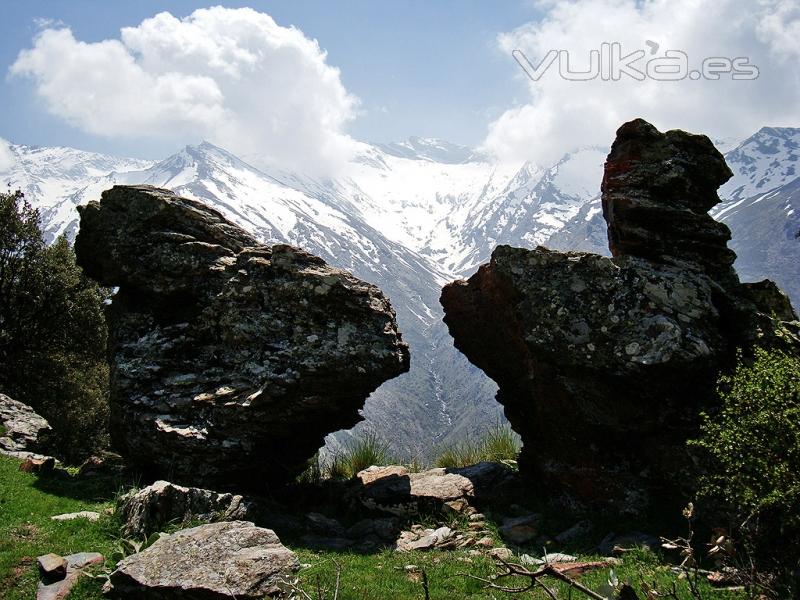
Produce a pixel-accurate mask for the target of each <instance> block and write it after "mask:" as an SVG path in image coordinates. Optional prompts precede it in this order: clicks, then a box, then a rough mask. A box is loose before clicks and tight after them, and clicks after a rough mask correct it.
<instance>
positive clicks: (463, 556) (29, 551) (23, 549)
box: [0, 456, 744, 600]
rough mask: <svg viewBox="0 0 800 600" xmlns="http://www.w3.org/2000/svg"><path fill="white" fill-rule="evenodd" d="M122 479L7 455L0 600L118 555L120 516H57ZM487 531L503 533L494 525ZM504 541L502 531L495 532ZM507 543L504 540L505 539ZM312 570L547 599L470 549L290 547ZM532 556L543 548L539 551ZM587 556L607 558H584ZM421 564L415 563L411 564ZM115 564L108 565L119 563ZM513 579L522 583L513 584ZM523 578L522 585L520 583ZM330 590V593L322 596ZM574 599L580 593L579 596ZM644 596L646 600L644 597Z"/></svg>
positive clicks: (649, 577) (399, 594)
mask: <svg viewBox="0 0 800 600" xmlns="http://www.w3.org/2000/svg"><path fill="white" fill-rule="evenodd" d="M118 489H119V488H118V486H117V482H112V481H109V480H104V479H100V478H92V479H78V478H74V477H73V478H55V477H37V476H35V475H31V474H28V473H22V472H20V471H19V461H17V460H15V459H11V458H8V457H4V456H0V598H3V599H4V600H22V599H25V600H28V599H29V598H32V597H34V596H35V589H36V584H37V579H38V576H37V572H36V566H35V560H36V557H37V556H39V555H41V554H45V553H47V552H55V553H57V554H61V555H65V554H70V553H73V552H81V551H97V552H102V553H103V554H105V555H106V556H111V554H112V552H113V551H114V550H115V549H116V547H117V546H118V544H119V541H120V534H119V523H118V522H116V520H115V519H114V518H113V517H109V516H106V517H103V518H102V519H101V520H100V521H98V522H95V523H92V522H89V521H86V520H76V521H65V522H56V521H51V520H50V517H51V516H52V515H56V514H60V513H65V512H75V511H79V510H95V511H98V512H102V511H103V510H104V509H106V508H109V507H110V506H112V505H113V502H114V498H115V497H116V493H117V490H118ZM487 529H488V530H489V531H492V532H495V531H496V529H495V527H494V526H493V524H492V523H491V522H489V523H487ZM493 535H494V537H495V538H496V533H493ZM498 543H499V540H498ZM290 547H292V549H293V550H294V551H295V552H297V554H298V557H299V559H300V562H301V563H302V564H303V565H304V567H303V568H302V569H301V570H300V572H299V573H298V575H297V579H298V585H299V586H300V587H301V588H302V589H303V590H304V591H305V593H307V594H308V596H309V597H311V598H313V599H314V600H321V599H322V598H324V599H331V598H332V597H333V593H332V592H333V589H334V587H335V581H336V574H337V569H340V577H341V581H340V591H339V598H340V599H341V600H350V599H353V600H356V599H359V600H361V599H364V600H367V599H375V600H378V599H380V600H384V599H387V598H392V599H405V598H408V599H421V598H424V595H423V588H422V572H423V571H424V572H425V574H426V576H427V579H428V582H429V589H430V598H431V599H432V600H445V599H448V600H449V599H451V598H465V599H471V598H474V599H479V598H481V599H489V598H497V599H500V598H514V597H518V598H528V599H530V598H541V599H542V600H545V599H546V596H545V595H543V594H542V593H540V592H535V593H527V594H524V595H517V596H507V595H505V594H503V593H502V592H499V591H496V590H487V589H486V588H485V587H484V584H483V583H481V582H480V581H476V580H474V579H471V578H469V577H467V576H466V574H471V575H475V576H478V577H483V578H486V577H489V576H491V575H492V574H493V573H495V567H494V564H493V562H492V561H491V560H490V559H489V558H488V557H487V556H485V555H478V556H471V555H470V554H469V553H468V552H467V551H463V550H459V551H449V552H448V551H432V552H426V553H422V552H410V553H397V552H393V551H388V550H387V551H383V552H379V553H375V554H368V555H363V554H354V553H349V552H315V551H311V550H309V549H306V548H303V547H297V546H295V545H293V544H290ZM531 553H532V554H534V553H535V552H533V551H531ZM581 558H582V559H587V560H592V559H599V557H595V556H582V557H581ZM409 565H413V566H414V568H409V567H408V566H409ZM112 567H113V564H112V563H111V561H107V563H106V568H109V569H110V568H112ZM615 571H616V574H617V576H618V577H619V579H620V580H621V581H625V580H630V581H631V582H633V583H635V584H637V588H638V582H640V581H641V579H642V578H644V579H645V580H646V581H648V582H650V583H655V584H656V585H658V586H660V587H662V588H663V589H668V588H670V587H671V584H672V582H673V581H676V579H675V576H674V575H673V574H672V573H671V572H670V571H669V570H668V567H666V566H665V565H663V564H662V563H661V562H659V560H658V558H657V557H656V556H655V555H653V554H652V553H645V552H633V553H630V554H628V555H626V556H625V558H624V562H623V564H622V565H620V566H618V567H616V568H615ZM607 578H608V571H607V570H598V571H594V572H590V573H587V574H585V575H583V576H582V577H581V582H582V583H584V584H586V585H587V586H589V587H590V588H594V589H596V588H597V587H599V586H600V585H602V583H603V582H605V581H606V579H607ZM507 583H514V582H513V581H508V582H507ZM517 583H522V581H518V582H517ZM101 585H102V580H101V579H90V578H84V579H83V580H81V582H80V583H79V584H78V586H77V587H76V588H75V590H74V591H73V592H72V594H71V595H70V600H100V599H101V598H102V597H103V596H102V594H101ZM551 587H553V588H554V589H558V590H560V591H559V597H560V598H568V597H570V596H569V594H568V591H567V590H566V588H565V587H564V586H563V585H562V584H556V583H553V585H552V586H551ZM318 590H322V596H320V595H319V594H318ZM702 591H703V592H704V594H708V596H706V595H704V596H703V597H704V598H705V597H713V598H714V599H719V600H739V599H741V598H744V596H743V595H742V594H741V593H740V594H738V595H737V594H736V593H734V592H724V591H714V592H711V591H710V588H709V587H708V586H707V585H706V586H704V587H703V589H702ZM572 597H573V598H576V599H577V598H580V597H581V596H580V595H577V594H574V593H573V595H572ZM642 597H644V596H643V595H642ZM677 598H678V599H679V600H690V599H691V595H690V594H689V591H688V587H687V585H686V583H685V582H680V581H679V582H678V595H677Z"/></svg>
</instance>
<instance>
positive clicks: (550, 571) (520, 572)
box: [465, 558, 606, 600]
mask: <svg viewBox="0 0 800 600" xmlns="http://www.w3.org/2000/svg"><path fill="white" fill-rule="evenodd" d="M496 560H497V562H499V563H501V564H502V565H503V566H504V567H505V568H506V572H505V573H500V574H498V575H496V576H495V581H496V580H498V579H502V578H504V577H513V576H516V577H527V578H528V579H530V583H529V584H528V585H526V586H524V587H507V586H502V585H498V584H496V583H494V581H491V580H489V579H484V578H482V577H477V576H476V575H470V574H465V575H466V576H467V577H470V578H471V579H476V580H478V581H482V582H483V583H485V584H487V586H488V587H490V588H492V589H495V590H500V591H502V592H506V593H509V594H521V593H523V592H527V591H528V590H530V589H533V588H534V587H536V586H537V585H538V586H540V587H542V588H544V589H545V591H546V592H547V594H548V595H549V596H550V597H551V598H555V595H554V593H553V592H552V590H550V588H548V587H547V586H545V585H544V584H543V583H542V582H541V581H539V579H540V578H542V577H553V578H554V579H558V580H559V581H561V582H563V583H566V584H567V585H568V586H570V587H571V588H574V589H576V590H578V591H579V592H581V593H582V594H584V595H586V596H588V597H589V598H592V600H606V599H605V598H604V597H603V596H601V595H600V594H598V593H597V592H594V591H592V590H590V589H589V588H587V587H586V586H585V585H583V584H582V583H579V582H578V581H575V580H574V579H572V577H570V576H569V575H566V574H564V573H562V572H561V571H559V570H558V569H557V568H555V567H554V566H553V565H551V564H545V565H543V566H542V567H540V568H539V569H537V570H536V571H529V570H528V569H526V568H525V567H523V566H522V565H518V564H516V563H510V562H506V561H505V560H503V559H502V558H497V559H496Z"/></svg>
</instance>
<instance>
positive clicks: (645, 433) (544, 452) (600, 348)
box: [441, 120, 800, 513]
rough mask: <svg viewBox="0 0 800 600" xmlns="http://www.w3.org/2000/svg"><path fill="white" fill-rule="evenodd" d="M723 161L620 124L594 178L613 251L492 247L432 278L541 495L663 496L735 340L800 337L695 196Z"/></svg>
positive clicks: (711, 191) (641, 126) (771, 342)
mask: <svg viewBox="0 0 800 600" xmlns="http://www.w3.org/2000/svg"><path fill="white" fill-rule="evenodd" d="M729 177H730V171H729V170H728V168H727V166H726V165H725V162H724V160H723V158H722V156H721V155H720V154H719V152H717V150H716V149H715V148H714V147H713V145H712V144H711V142H710V141H709V140H708V138H706V137H704V136H697V135H691V134H688V133H685V132H682V131H670V132H667V133H665V134H662V133H660V132H658V131H657V130H656V129H655V128H654V127H653V126H652V125H650V124H649V123H646V122H644V121H641V120H637V121H633V122H630V123H626V124H625V125H623V126H622V127H621V128H620V130H619V132H618V136H617V140H616V141H615V143H614V145H613V147H612V149H611V153H610V154H609V157H608V161H607V162H606V169H605V176H604V178H603V209H604V216H605V218H606V221H607V223H608V230H609V245H610V248H611V250H612V253H613V254H614V258H613V259H609V258H605V257H601V256H598V255H593V254H584V253H559V252H551V251H549V250H547V249H545V248H541V247H540V248H537V249H536V250H522V249H517V248H510V247H507V246H500V247H498V248H497V249H496V250H495V251H494V253H493V255H492V259H491V262H490V263H489V264H487V265H483V266H482V267H481V268H480V269H479V270H478V272H477V273H476V274H475V275H473V276H472V277H471V278H470V279H469V281H457V282H454V283H451V284H449V285H448V286H446V287H445V288H444V290H443V292H442V299H441V301H442V305H443V306H444V308H445V313H446V316H445V322H446V323H447V325H448V326H449V328H450V332H451V334H452V335H453V337H454V338H455V343H456V346H457V347H458V348H459V349H460V350H462V351H463V352H464V353H465V354H466V355H467V357H468V358H469V359H470V360H471V361H472V362H473V363H474V364H476V365H477V366H479V367H480V368H482V369H483V370H484V371H485V372H486V373H487V374H488V375H489V376H490V377H492V379H494V380H495V381H496V382H497V383H498V384H499V386H500V391H499V392H498V395H497V399H498V401H499V402H501V403H502V404H503V405H504V408H505V412H506V415H507V416H508V418H509V420H510V421H511V424H512V426H513V427H514V429H515V430H516V431H518V432H519V433H520V435H521V436H522V439H523V443H524V447H523V451H522V456H521V459H520V468H521V469H522V470H523V471H525V472H527V473H529V474H532V475H534V476H535V477H536V479H537V480H538V481H539V482H541V484H542V490H543V491H544V490H546V493H547V494H548V495H549V496H551V497H554V496H560V495H566V496H567V497H569V498H572V499H577V500H579V501H581V504H584V505H585V504H587V503H588V504H591V505H597V506H600V507H603V508H606V509H609V510H610V511H613V512H627V511H629V512H634V513H641V512H643V511H646V510H647V509H648V507H653V504H654V502H655V501H658V500H662V501H664V502H666V503H668V504H671V502H672V501H675V502H677V501H679V499H678V498H676V497H675V494H676V490H677V488H678V487H679V485H680V483H681V482H683V481H685V477H684V474H685V472H686V470H687V467H688V466H689V464H690V459H689V457H688V456H687V453H686V450H685V440H686V439H687V437H689V436H691V435H693V434H694V433H696V430H697V416H698V413H699V411H700V410H701V409H703V408H707V407H711V406H713V404H714V402H715V397H716V395H715V388H716V380H717V377H718V375H719V373H720V371H721V370H722V369H724V368H727V367H729V366H730V365H731V364H732V362H733V360H734V357H735V353H736V350H737V348H740V347H741V348H745V349H746V348H749V347H751V346H752V345H753V344H761V345H767V346H778V347H782V348H785V349H787V350H789V351H791V352H798V351H800V342H799V341H798V323H797V322H796V320H797V317H796V316H795V314H794V312H793V310H792V308H791V305H790V304H789V302H788V300H787V299H786V297H785V295H783V294H782V293H781V292H780V291H779V290H778V289H777V288H776V287H775V285H774V284H772V283H771V282H768V281H765V282H761V283H758V284H740V283H739V280H738V278H737V277H736V274H735V272H734V271H733V269H732V268H731V265H732V263H733V260H734V258H735V255H734V254H733V252H732V251H730V250H729V249H728V248H727V247H726V241H727V240H728V239H729V237H730V234H729V232H728V229H727V227H725V226H724V225H722V224H719V223H717V222H715V221H714V220H713V219H712V218H711V217H710V216H708V214H707V211H708V209H709V208H711V207H712V206H714V205H715V204H716V203H718V202H719V198H718V196H717V193H716V188H717V186H719V185H720V184H721V183H723V182H724V181H726V180H727V179H728V178H729Z"/></svg>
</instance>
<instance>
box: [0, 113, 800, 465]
mask: <svg viewBox="0 0 800 600" xmlns="http://www.w3.org/2000/svg"><path fill="white" fill-rule="evenodd" d="M721 144H724V146H725V147H727V148H730V149H729V150H728V152H727V153H726V159H727V160H728V162H729V164H730V166H731V168H732V170H733V171H734V173H735V177H734V178H733V179H732V180H731V182H729V183H728V184H726V185H725V186H724V187H723V189H722V190H721V195H722V197H723V200H724V201H723V203H722V204H720V205H719V206H718V207H717V208H716V209H715V212H714V215H715V217H716V218H718V219H720V220H721V221H724V222H725V223H727V224H728V225H729V226H730V227H731V229H732V230H733V234H734V237H733V243H732V245H733V247H734V249H735V250H736V251H737V253H738V254H739V260H738V262H737V267H738V268H739V270H740V272H741V274H742V276H743V278H744V279H747V280H754V279H761V278H763V277H770V278H772V279H774V280H776V281H777V282H778V283H779V284H780V285H782V286H783V287H784V289H785V290H786V291H787V292H788V293H789V294H790V296H791V297H792V299H793V302H794V303H795V305H800V283H799V282H800V277H798V275H799V274H800V239H798V238H797V234H798V232H800V210H798V209H800V206H798V202H800V179H798V176H797V175H796V174H795V167H796V163H797V160H798V159H797V156H798V152H799V151H798V144H800V129H789V128H764V129H762V130H761V131H759V132H758V133H756V134H755V135H753V136H752V137H750V138H748V139H747V140H745V141H743V142H741V143H739V144H735V143H732V142H730V140H725V141H724V142H721ZM11 152H12V154H13V155H14V157H15V164H14V165H13V166H12V168H11V170H9V171H6V172H4V173H0V177H2V179H4V180H5V181H6V182H7V183H9V184H10V185H11V186H12V187H13V188H17V187H19V188H21V189H22V190H23V191H25V193H26V195H27V197H28V198H29V200H30V201H31V202H32V203H33V204H34V205H35V206H37V207H38V208H39V209H40V211H41V214H42V221H43V226H44V229H45V231H46V233H47V236H48V238H49V239H54V238H55V236H57V235H60V234H62V233H64V234H66V235H67V236H69V237H73V236H74V234H75V233H76V231H77V226H78V215H77V211H76V210H75V207H76V206H77V205H79V204H83V203H85V202H87V201H89V200H92V199H96V198H98V197H99V196H100V192H101V191H102V190H104V189H107V188H109V187H111V186H112V185H115V184H125V183H129V184H130V183H149V184H152V185H156V186H160V187H166V188H170V189H173V190H175V191H176V192H178V193H180V194H182V195H185V196H189V197H192V198H196V199H198V200H202V201H204V202H207V203H209V204H211V205H213V206H214V207H215V208H217V209H218V210H220V211H221V212H223V213H224V214H225V215H226V216H227V217H228V218H230V219H231V220H233V221H235V222H237V223H239V224H240V225H242V226H243V227H245V228H246V229H248V230H249V231H251V232H253V233H254V234H255V235H256V236H258V237H259V238H260V239H262V240H263V241H265V242H288V243H291V244H295V245H299V246H302V247H304V248H306V249H308V250H310V251H311V252H314V253H315V254H317V255H319V256H321V257H323V258H324V259H325V260H327V261H328V262H330V263H331V264H334V265H336V266H340V267H342V268H346V269H348V270H350V271H352V272H353V273H355V274H356V275H357V276H358V277H361V278H363V279H365V280H367V281H370V282H372V283H375V284H377V285H378V286H380V287H381V288H382V289H383V290H384V291H385V292H386V293H387V294H388V295H389V297H390V298H391V300H392V303H393V305H394V306H395V309H396V310H397V315H398V322H399V324H400V327H401V330H402V331H403V334H404V337H405V338H406V339H407V340H408V341H409V343H410V344H411V352H412V364H411V371H410V372H409V373H407V374H406V375H403V376H401V377H399V378H397V379H394V380H392V381H389V382H387V383H386V384H384V385H383V386H382V387H381V388H380V389H379V390H378V391H377V392H375V394H373V395H372V397H370V399H369V400H368V402H367V405H366V408H365V411H364V413H365V418H366V426H368V427H370V428H371V429H373V430H375V431H376V432H378V433H379V434H380V435H382V436H384V437H385V438H386V439H389V440H392V442H393V446H394V449H395V451H397V452H399V453H403V454H406V455H408V454H411V455H415V454H416V455H420V454H425V453H426V452H430V451H431V450H435V448H436V447H437V445H440V444H446V443H449V442H452V441H454V440H457V439H460V438H462V437H464V436H466V435H469V434H471V433H474V432H476V431H478V430H480V429H482V428H485V427H486V426H489V425H491V424H493V423H494V422H496V421H497V420H498V419H500V418H502V416H501V409H500V406H499V404H497V403H496V402H495V400H494V395H495V391H496V387H495V385H494V383H493V382H492V381H491V380H489V379H488V378H486V376H485V375H484V374H483V373H482V372H481V371H479V370H478V369H476V368H474V367H473V366H472V365H470V364H469V363H468V361H467V360H466V359H465V358H464V357H463V356H462V355H461V354H460V353H459V352H457V351H456V350H455V349H454V347H453V344H452V340H451V338H450V336H449V335H448V333H447V329H446V327H445V326H444V324H443V323H442V320H441V319H442V312H441V308H440V306H439V302H438V298H439V293H440V289H441V286H442V284H444V283H445V282H447V281H450V280H452V279H455V278H457V277H463V276H467V275H469V274H471V272H472V271H474V269H475V268H476V267H477V266H478V265H480V264H481V263H483V262H485V261H486V260H488V258H489V255H490V254H491V252H492V250H493V248H494V247H495V246H496V245H497V244H511V245H515V246H523V247H535V246H537V245H545V246H548V247H551V248H555V249H561V250H583V251H592V252H599V253H603V254H607V252H608V251H607V241H606V227H605V223H604V221H603V219H602V214H601V210H600V198H599V193H600V190H599V188H600V181H601V179H602V173H603V162H604V160H605V156H606V154H607V149H605V148H597V147H586V148H580V149H577V150H575V151H574V152H571V153H569V154H567V155H565V156H564V157H563V158H562V159H561V160H560V161H559V162H558V163H557V164H554V165H549V166H544V167H543V166H538V165H534V164H530V163H526V164H516V165H501V164H495V163H493V162H492V161H491V160H490V159H489V158H488V157H487V156H485V155H482V154H480V153H478V152H475V151H473V150H472V149H470V148H466V147H463V146H457V145H455V144H451V143H449V142H445V141H442V140H435V139H428V138H411V139H409V140H408V141H406V142H399V143H392V144H375V145H370V144H360V145H359V147H358V152H357V154H356V156H355V158H354V159H353V160H352V161H351V163H350V164H349V166H348V168H347V169H346V171H345V172H344V173H343V174H342V175H341V176H340V177H339V178H337V179H335V180H319V179H314V178H311V177H308V176H306V175H304V174H302V173H290V172H286V171H281V170H278V169H264V168H255V167H253V166H252V165H251V164H250V162H249V161H244V160H242V159H240V158H238V157H236V156H234V155H232V154H231V153H229V152H227V151H225V150H223V149H221V148H218V147H216V146H214V145H212V144H210V143H207V142H204V143H202V144H200V145H198V146H189V147H186V148H184V149H183V150H181V151H179V152H178V153H176V154H174V155H173V156H170V157H168V158H166V159H165V160H162V161H159V162H154V161H141V160H132V159H125V158H115V157H109V156H103V155H99V154H93V153H88V152H81V151H79V150H74V149H70V148H32V147H27V146H17V145H12V146H11ZM251 160H253V161H255V162H259V161H257V157H253V158H251Z"/></svg>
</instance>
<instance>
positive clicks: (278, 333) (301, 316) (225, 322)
mask: <svg viewBox="0 0 800 600" xmlns="http://www.w3.org/2000/svg"><path fill="white" fill-rule="evenodd" d="M80 214H81V228H80V233H79V234H78V236H77V239H76V242H75V250H76V253H77V257H78V263H79V264H80V265H81V267H83V269H84V270H85V271H86V273H87V274H88V275H89V276H91V277H93V278H94V279H96V280H97V281H99V282H100V283H101V284H103V285H106V286H114V287H118V288H119V290H118V292H117V293H116V295H115V296H114V297H113V301H112V303H111V306H110V307H109V328H110V333H109V353H110V357H111V433H112V439H113V443H114V445H115V446H116V448H117V449H118V450H119V452H120V453H121V454H123V455H124V456H125V457H126V459H127V460H129V461H130V462H132V463H134V464H138V465H139V466H140V467H142V468H144V469H146V470H148V471H149V472H150V473H151V474H152V475H156V476H159V475H160V476H166V477H169V478H170V480H174V481H176V482H179V483H188V484H197V485H205V486H210V487H217V488H220V487H221V488H242V487H251V488H255V487H261V486H263V485H265V484H266V483H269V482H272V481H282V480H286V479H288V478H290V477H292V476H293V475H296V474H297V473H299V472H300V471H302V469H303V468H304V466H305V464H304V463H305V461H306V459H308V458H309V457H310V456H311V455H313V454H314V452H315V451H316V450H317V449H318V448H319V447H320V446H322V444H323V439H324V437H325V435H326V434H328V433H331V432H333V431H336V430H338V429H343V428H348V427H351V426H353V425H354V424H355V423H357V422H358V421H359V420H360V419H361V417H360V415H359V410H360V409H361V408H362V407H363V405H364V401H365V399H366V398H367V396H368V395H369V394H370V393H371V392H372V391H374V390H375V389H376V388H377V387H378V386H379V385H380V384H381V383H382V382H384V381H386V380H387V379H390V378H392V377H395V376H397V375H399V374H401V373H403V372H405V371H407V370H408V367H409V353H408V347H407V345H406V344H405V343H404V342H403V341H402V338H401V335H400V333H399V332H398V330H397V324H396V321H395V314H394V311H393V309H392V307H391V305H390V304H389V301H388V299H387V298H386V297H385V296H384V295H383V294H382V293H381V291H380V290H379V289H378V288H376V287H375V286H373V285H370V284H367V283H365V282H363V281H360V280H358V279H356V278H355V277H353V276H352V275H350V274H349V273H347V272H345V271H342V270H339V269H335V268H333V267H331V266H329V265H327V264H326V263H325V262H324V261H323V260H322V259H320V258H317V257H316V256H313V255H311V254H309V253H307V252H304V251H303V250H300V249H298V248H293V247H291V246H287V245H275V246H265V245H263V244H260V243H259V242H257V241H256V240H255V239H254V238H253V237H252V236H251V235H250V234H248V233H247V232H245V231H243V230H242V229H240V228H239V227H238V226H236V225H234V224H233V223H231V222H229V221H227V220H226V219H225V218H224V217H223V216H222V215H221V214H220V213H218V212H217V211H215V210H213V209H211V208H209V207H207V206H205V205H204V204H202V203H200V202H196V201H194V200H190V199H187V198H181V197H179V196H176V195H175V194H173V193H172V192H169V191H167V190H161V189H157V188H153V187H149V186H133V187H129V186H115V187H114V188H112V189H110V190H108V191H106V192H103V195H102V198H101V200H100V202H90V203H89V204H88V205H87V206H85V207H83V208H81V209H80Z"/></svg>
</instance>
